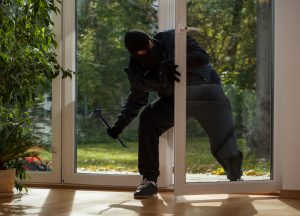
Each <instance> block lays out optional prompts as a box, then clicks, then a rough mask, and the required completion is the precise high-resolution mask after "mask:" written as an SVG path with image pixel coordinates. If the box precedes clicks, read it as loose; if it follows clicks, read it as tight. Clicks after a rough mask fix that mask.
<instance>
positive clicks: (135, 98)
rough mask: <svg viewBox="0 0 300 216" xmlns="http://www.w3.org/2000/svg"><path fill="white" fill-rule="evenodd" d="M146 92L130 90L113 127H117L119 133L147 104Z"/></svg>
mask: <svg viewBox="0 0 300 216" xmlns="http://www.w3.org/2000/svg"><path fill="white" fill-rule="evenodd" d="M148 95H149V93H148V92H142V91H138V90H136V89H134V88H131V91H130V93H129V95H128V98H127V102H126V104H125V105H124V106H123V107H122V110H121V112H120V113H119V114H118V116H117V120H116V121H115V123H114V126H116V127H118V128H119V130H120V133H121V132H122V131H123V130H124V128H125V127H126V126H127V125H129V123H130V122H131V121H132V120H133V119H134V118H135V117H136V116H137V115H138V114H139V112H140V110H141V109H142V107H143V106H145V105H146V104H147V102H148Z"/></svg>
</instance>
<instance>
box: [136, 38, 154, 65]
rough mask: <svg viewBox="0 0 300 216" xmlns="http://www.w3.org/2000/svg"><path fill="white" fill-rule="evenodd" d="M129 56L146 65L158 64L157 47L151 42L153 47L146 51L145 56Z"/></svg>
mask: <svg viewBox="0 0 300 216" xmlns="http://www.w3.org/2000/svg"><path fill="white" fill-rule="evenodd" d="M131 56H132V57H133V58H134V59H136V60H139V61H141V62H143V63H146V64H151V65H155V64H158V62H159V51H158V48H157V46H156V45H155V44H154V42H153V47H152V48H151V49H147V53H146V54H145V55H137V54H136V53H131Z"/></svg>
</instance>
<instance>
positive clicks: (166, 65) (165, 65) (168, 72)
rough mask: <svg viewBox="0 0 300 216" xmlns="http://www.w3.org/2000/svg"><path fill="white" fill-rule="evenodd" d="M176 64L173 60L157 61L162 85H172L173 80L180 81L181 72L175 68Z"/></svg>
mask: <svg viewBox="0 0 300 216" xmlns="http://www.w3.org/2000/svg"><path fill="white" fill-rule="evenodd" d="M177 67H178V65H175V64H174V62H173V61H169V60H166V61H162V62H160V63H159V71H160V73H159V75H160V80H161V82H162V84H163V86H165V87H166V86H168V85H170V84H171V85H173V84H174V81H176V82H180V79H179V77H180V76H181V74H180V73H179V72H178V71H177V70H176V69H177Z"/></svg>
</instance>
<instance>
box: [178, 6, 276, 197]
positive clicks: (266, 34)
mask: <svg viewBox="0 0 300 216" xmlns="http://www.w3.org/2000/svg"><path fill="white" fill-rule="evenodd" d="M273 9H274V7H273V1H271V0H269V1H241V0H233V1H226V2H225V1H222V0H216V1H208V0H197V1H193V0H191V1H176V35H175V49H176V52H175V61H176V63H177V64H178V65H179V67H178V69H179V71H180V72H181V74H182V77H181V81H180V83H179V84H177V85H176V89H175V135H174V136H175V193H176V194H177V195H183V194H200V193H231V192H270V191H277V190H278V189H279V188H280V187H279V185H280V184H279V181H280V179H279V176H280V175H279V171H278V167H277V161H278V158H277V156H276V155H275V154H274V152H277V151H276V148H277V142H276V140H275V139H274V140H273V122H274V121H273V38H274V37H273V11H274V10H273ZM187 37H188V39H187ZM190 38H193V39H194V40H196V41H197V42H198V44H199V45H200V46H201V47H202V48H203V49H204V50H205V51H206V52H207V53H208V54H209V56H210V63H211V65H210V66H209V67H207V66H205V69H203V67H200V68H199V67H198V68H195V67H194V66H195V63H194V62H193V61H192V59H191V58H192V57H191V55H195V54H194V53H191V50H193V48H192V46H193V44H191V43H193V42H191V39H190ZM186 59H187V60H186ZM214 70H215V71H216V72H217V74H218V76H219V77H220V78H221V83H222V85H221V86H220V85H219V84H217V85H216V80H217V79H218V78H217V77H216V76H215V75H213V74H214ZM223 93H225V95H226V96H224V94H223ZM231 115H232V116H231ZM275 117H276V116H275ZM232 121H233V122H232ZM208 134H209V135H210V136H208ZM226 134H227V135H226ZM236 146H237V148H238V149H239V150H240V151H241V152H242V154H243V157H244V159H243V163H242V169H243V176H242V179H243V180H244V181H229V180H228V178H227V175H229V177H230V174H228V173H229V172H228V170H229V169H228V166H230V165H229V164H230V163H232V162H230V160H229V162H227V157H229V156H227V155H233V154H235V153H232V152H236V151H237V150H236V149H235V147H236ZM223 159H224V160H223ZM220 164H223V166H221V165H220ZM226 167H227V169H226ZM275 168H276V169H275ZM226 170H227V172H226ZM226 174H227V175H226Z"/></svg>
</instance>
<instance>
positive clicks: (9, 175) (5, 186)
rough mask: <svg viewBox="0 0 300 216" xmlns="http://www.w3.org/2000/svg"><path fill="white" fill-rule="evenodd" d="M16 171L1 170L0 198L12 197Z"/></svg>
mask: <svg viewBox="0 0 300 216" xmlns="http://www.w3.org/2000/svg"><path fill="white" fill-rule="evenodd" d="M15 176H16V169H8V170H0V179H1V181H0V197H11V196H12V195H13V193H14V192H13V189H14V186H15Z"/></svg>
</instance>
